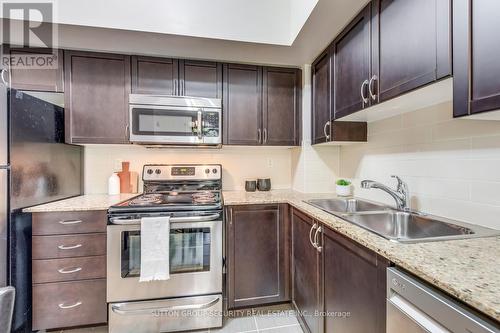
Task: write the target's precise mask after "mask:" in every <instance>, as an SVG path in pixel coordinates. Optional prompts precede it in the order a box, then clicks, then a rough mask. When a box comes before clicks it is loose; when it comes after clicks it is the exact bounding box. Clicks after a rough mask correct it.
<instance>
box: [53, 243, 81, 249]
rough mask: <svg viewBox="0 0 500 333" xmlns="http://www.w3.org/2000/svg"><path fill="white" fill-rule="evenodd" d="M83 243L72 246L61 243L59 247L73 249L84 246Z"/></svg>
mask: <svg viewBox="0 0 500 333" xmlns="http://www.w3.org/2000/svg"><path fill="white" fill-rule="evenodd" d="M82 246H83V245H82V244H76V245H72V246H66V245H59V246H58V247H57V248H58V249H59V250H73V249H78V248H79V247H82Z"/></svg>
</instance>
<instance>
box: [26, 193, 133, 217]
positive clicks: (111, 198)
mask: <svg viewBox="0 0 500 333" xmlns="http://www.w3.org/2000/svg"><path fill="white" fill-rule="evenodd" d="M136 195H137V193H135V194H118V195H107V194H87V195H81V196H78V197H73V198H69V199H64V200H59V201H54V202H50V203H47V204H43V205H38V206H33V207H29V208H25V209H23V212H25V213H47V212H69V211H82V210H107V209H108V208H109V207H110V206H113V205H116V204H117V203H119V202H122V201H125V200H127V199H129V198H131V197H135V196H136Z"/></svg>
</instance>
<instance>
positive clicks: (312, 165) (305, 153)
mask: <svg viewBox="0 0 500 333" xmlns="http://www.w3.org/2000/svg"><path fill="white" fill-rule="evenodd" d="M302 84H303V86H302V115H303V117H302V129H303V131H302V132H303V133H302V138H303V140H302V141H303V142H302V147H298V148H294V149H293V152H292V175H293V188H294V189H295V190H297V191H300V192H304V193H307V192H309V193H310V192H316V193H318V192H325V193H326V192H333V191H334V190H335V180H336V178H337V175H338V174H339V170H340V149H339V147H335V146H311V65H304V66H303V67H302Z"/></svg>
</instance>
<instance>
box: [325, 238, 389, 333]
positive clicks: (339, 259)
mask: <svg viewBox="0 0 500 333" xmlns="http://www.w3.org/2000/svg"><path fill="white" fill-rule="evenodd" d="M323 260H324V304H325V312H327V313H332V312H340V313H349V314H350V315H349V316H345V317H342V316H340V317H335V316H326V317H325V333H336V332H349V333H366V332H373V333H384V332H385V314H386V310H385V309H386V307H385V299H386V279H385V277H386V268H387V267H388V264H389V263H388V262H387V261H386V260H385V259H383V258H381V257H380V256H378V255H377V254H375V253H374V252H371V251H369V250H368V249H366V248H364V247H362V246H360V245H358V244H355V243H354V242H353V241H351V240H348V239H347V238H345V237H343V236H340V235H339V234H337V233H335V232H333V231H331V230H329V229H326V230H325V231H324V233H323Z"/></svg>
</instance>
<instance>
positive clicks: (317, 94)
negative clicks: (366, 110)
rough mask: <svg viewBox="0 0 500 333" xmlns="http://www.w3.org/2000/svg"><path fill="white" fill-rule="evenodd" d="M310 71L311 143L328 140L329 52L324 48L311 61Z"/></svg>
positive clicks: (329, 111)
mask: <svg viewBox="0 0 500 333" xmlns="http://www.w3.org/2000/svg"><path fill="white" fill-rule="evenodd" d="M311 73H312V134H311V135H312V144H317V143H324V142H327V141H328V139H329V138H328V131H329V129H328V126H330V120H331V119H332V115H331V104H330V97H331V95H330V93H331V91H330V53H329V50H325V51H324V52H323V53H322V54H320V55H319V57H318V58H316V60H315V61H314V62H313V64H312V66H311Z"/></svg>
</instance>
